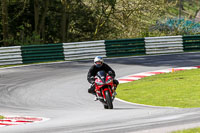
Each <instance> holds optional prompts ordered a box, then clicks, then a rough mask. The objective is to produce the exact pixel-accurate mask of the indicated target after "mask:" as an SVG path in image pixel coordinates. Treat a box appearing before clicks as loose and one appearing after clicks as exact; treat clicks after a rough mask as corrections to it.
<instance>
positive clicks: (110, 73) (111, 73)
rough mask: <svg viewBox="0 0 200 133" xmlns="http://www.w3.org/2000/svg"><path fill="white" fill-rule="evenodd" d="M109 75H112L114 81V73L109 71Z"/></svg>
mask: <svg viewBox="0 0 200 133" xmlns="http://www.w3.org/2000/svg"><path fill="white" fill-rule="evenodd" d="M108 75H110V76H111V77H112V78H113V79H114V78H115V77H114V74H113V72H112V71H108Z"/></svg>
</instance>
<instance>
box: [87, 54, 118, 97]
mask: <svg viewBox="0 0 200 133" xmlns="http://www.w3.org/2000/svg"><path fill="white" fill-rule="evenodd" d="M101 70H104V71H105V72H106V73H108V74H109V75H110V76H111V77H112V78H113V84H114V90H116V88H117V85H118V84H119V82H118V81H117V80H116V79H114V78H115V71H114V70H113V69H112V68H111V67H110V66H108V65H107V64H106V63H104V61H103V58H102V57H101V56H96V57H95V58H94V65H92V67H91V68H90V69H89V72H88V75H87V80H88V82H89V83H90V84H91V87H90V88H89V89H88V93H91V94H93V95H96V93H95V85H94V81H95V79H94V77H95V75H96V74H97V72H98V71H101ZM114 94H115V95H116V94H117V93H116V92H115V93H114ZM96 100H97V99H96Z"/></svg>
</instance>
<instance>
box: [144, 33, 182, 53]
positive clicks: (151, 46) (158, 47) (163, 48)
mask: <svg viewBox="0 0 200 133" xmlns="http://www.w3.org/2000/svg"><path fill="white" fill-rule="evenodd" d="M145 48H146V54H162V53H177V52H183V39H182V36H163V37H145Z"/></svg>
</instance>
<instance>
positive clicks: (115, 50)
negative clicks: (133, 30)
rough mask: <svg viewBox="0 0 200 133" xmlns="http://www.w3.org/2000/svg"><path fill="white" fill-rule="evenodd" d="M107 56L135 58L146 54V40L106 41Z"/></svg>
mask: <svg viewBox="0 0 200 133" xmlns="http://www.w3.org/2000/svg"><path fill="white" fill-rule="evenodd" d="M105 45H106V56H107V57H117V56H118V57H119V56H133V55H144V54H145V43H144V38H138V39H123V40H106V41H105Z"/></svg>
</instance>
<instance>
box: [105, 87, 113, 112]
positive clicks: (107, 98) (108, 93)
mask: <svg viewBox="0 0 200 133" xmlns="http://www.w3.org/2000/svg"><path fill="white" fill-rule="evenodd" d="M105 96H106V103H107V106H108V109H113V103H112V99H111V96H110V92H109V90H107V91H105ZM104 108H105V106H104Z"/></svg>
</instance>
